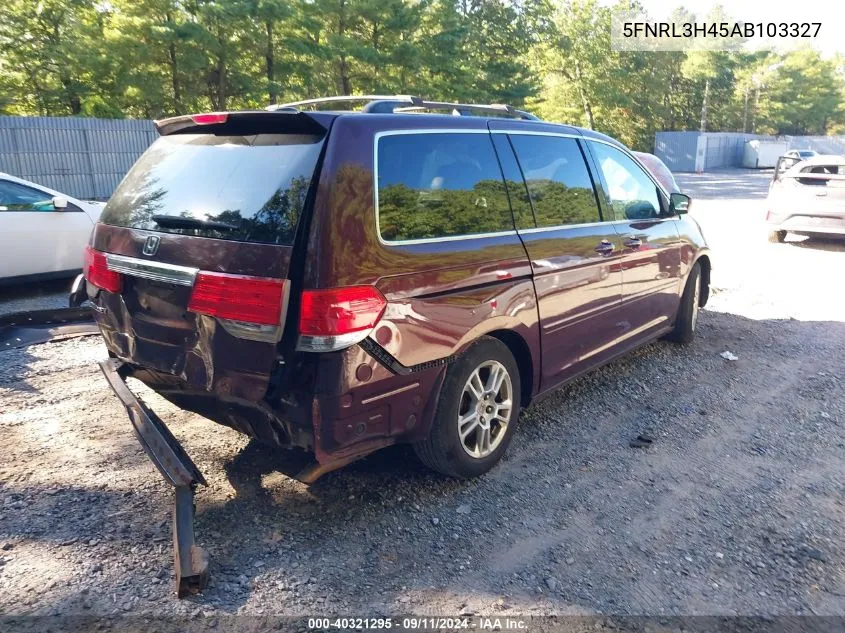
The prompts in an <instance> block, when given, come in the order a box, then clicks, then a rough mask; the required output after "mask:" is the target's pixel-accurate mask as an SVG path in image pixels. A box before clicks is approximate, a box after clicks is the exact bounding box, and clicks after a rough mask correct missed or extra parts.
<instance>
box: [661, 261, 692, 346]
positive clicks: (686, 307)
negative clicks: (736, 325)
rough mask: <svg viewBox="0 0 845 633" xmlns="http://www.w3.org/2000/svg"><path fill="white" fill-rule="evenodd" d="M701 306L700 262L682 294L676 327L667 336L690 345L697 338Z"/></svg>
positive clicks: (676, 341)
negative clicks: (696, 330) (696, 332)
mask: <svg viewBox="0 0 845 633" xmlns="http://www.w3.org/2000/svg"><path fill="white" fill-rule="evenodd" d="M700 306H701V264H699V263H698V262H696V263H695V265H694V266H693V267H692V270H691V271H690V274H689V277H687V285H686V287H685V288H684V294H683V295H682V296H681V305H680V306H679V307H678V316H677V318H676V319H675V328H674V329H673V330H672V331H671V332H670V333H669V335H668V336H667V337H666V338H668V339H669V340H670V341H674V342H675V343H680V344H682V345H689V344H690V343H692V340H693V339H694V338H695V328H696V326H697V325H698V311H699V308H700Z"/></svg>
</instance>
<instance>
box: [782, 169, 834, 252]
mask: <svg viewBox="0 0 845 633" xmlns="http://www.w3.org/2000/svg"><path fill="white" fill-rule="evenodd" d="M766 222H767V223H768V225H769V241H770V242H783V241H784V239H786V234H787V232H790V233H796V234H798V235H810V236H812V235H841V236H843V237H845V157H843V156H825V155H817V156H813V157H812V158H809V159H807V160H800V159H797V158H794V157H788V156H782V157H781V158H780V159H779V160H778V164H777V167H776V168H775V173H774V176H773V178H772V182H771V183H770V184H769V197H768V199H767V211H766Z"/></svg>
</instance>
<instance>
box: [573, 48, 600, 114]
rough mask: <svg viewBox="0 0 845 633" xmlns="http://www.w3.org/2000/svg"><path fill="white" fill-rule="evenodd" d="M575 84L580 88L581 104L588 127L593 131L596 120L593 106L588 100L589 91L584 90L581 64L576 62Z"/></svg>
mask: <svg viewBox="0 0 845 633" xmlns="http://www.w3.org/2000/svg"><path fill="white" fill-rule="evenodd" d="M575 83H576V85H577V86H578V96H579V97H581V104H582V105H583V106H584V117H585V118H586V119H587V127H588V128H590V129H591V130H592V129H594V128H595V120H594V119H593V106H592V105H591V104H590V100H589V98H587V91H586V90H584V81H583V75H582V74H581V63H580V62H579V61H577V60H576V61H575Z"/></svg>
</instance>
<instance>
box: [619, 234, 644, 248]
mask: <svg viewBox="0 0 845 633" xmlns="http://www.w3.org/2000/svg"><path fill="white" fill-rule="evenodd" d="M622 243H623V244H624V245H625V246H626V247H627V248H639V247H640V246H642V245H643V241H642V240H641V239H640V238H638V237H636V236H635V235H632V236H631V237H628V238H626V239H625V241H624V242H622Z"/></svg>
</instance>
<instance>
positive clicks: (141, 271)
mask: <svg viewBox="0 0 845 633" xmlns="http://www.w3.org/2000/svg"><path fill="white" fill-rule="evenodd" d="M106 262H107V263H108V267H109V270H113V271H114V272H116V273H123V274H124V275H131V276H133V277H142V278H144V279H152V280H153V281H163V282H165V283H171V284H176V285H177V286H193V285H194V280H196V277H197V273H198V272H199V268H191V267H189V266H177V265H176V264H165V263H163V262H153V261H145V260H143V259H136V258H135V257H126V256H125V255H115V254H114V253H106Z"/></svg>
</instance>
